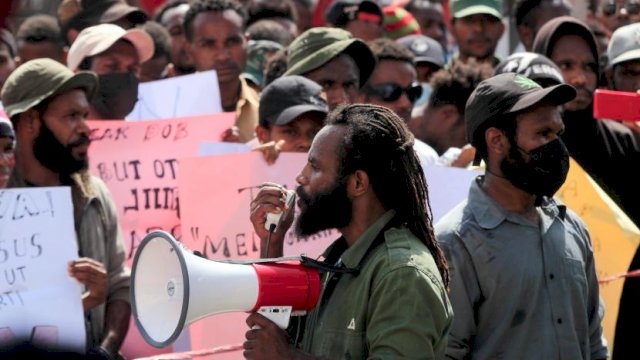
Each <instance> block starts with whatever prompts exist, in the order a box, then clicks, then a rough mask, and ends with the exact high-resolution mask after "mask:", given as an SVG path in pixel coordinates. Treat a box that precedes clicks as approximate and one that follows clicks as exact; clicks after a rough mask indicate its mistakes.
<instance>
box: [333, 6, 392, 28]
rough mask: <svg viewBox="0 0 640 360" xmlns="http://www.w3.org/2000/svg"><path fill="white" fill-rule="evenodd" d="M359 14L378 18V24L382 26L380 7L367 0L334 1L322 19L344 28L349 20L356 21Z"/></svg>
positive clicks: (382, 16)
mask: <svg viewBox="0 0 640 360" xmlns="http://www.w3.org/2000/svg"><path fill="white" fill-rule="evenodd" d="M359 13H364V14H371V15H375V16H378V17H379V18H380V24H382V21H383V19H384V14H383V13H382V9H381V8H380V5H378V4H377V3H376V2H374V1H368V0H364V1H362V0H337V1H334V2H333V3H332V4H331V5H330V6H329V8H328V9H327V11H326V13H325V15H324V17H325V19H326V20H327V23H329V24H331V25H333V26H337V27H344V26H346V25H347V24H348V23H349V22H350V21H351V20H355V19H357V18H358V14H359Z"/></svg>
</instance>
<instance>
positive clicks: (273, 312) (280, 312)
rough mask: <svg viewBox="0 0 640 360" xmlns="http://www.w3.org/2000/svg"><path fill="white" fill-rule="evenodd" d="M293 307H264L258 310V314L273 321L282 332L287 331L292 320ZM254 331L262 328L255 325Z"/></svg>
mask: <svg viewBox="0 0 640 360" xmlns="http://www.w3.org/2000/svg"><path fill="white" fill-rule="evenodd" d="M292 309H293V308H292V307H291V306H262V307H260V308H259V309H258V313H259V314H261V315H262V316H264V317H266V318H267V319H269V320H271V321H273V322H274V323H276V325H278V327H280V329H282V330H286V329H287V327H288V326H289V319H291V310H292ZM251 328H252V329H259V328H260V326H258V325H254V326H253V327H251Z"/></svg>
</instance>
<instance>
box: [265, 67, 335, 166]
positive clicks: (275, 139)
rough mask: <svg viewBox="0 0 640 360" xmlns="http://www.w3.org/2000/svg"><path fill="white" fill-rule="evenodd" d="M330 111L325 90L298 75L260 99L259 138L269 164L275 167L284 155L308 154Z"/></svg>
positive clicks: (277, 84)
mask: <svg viewBox="0 0 640 360" xmlns="http://www.w3.org/2000/svg"><path fill="white" fill-rule="evenodd" d="M328 111H329V107H328V105H327V102H326V101H325V100H324V99H323V98H322V87H321V86H320V85H318V84H317V83H315V82H313V81H311V80H309V79H307V78H305V77H302V76H298V75H290V76H284V77H281V78H279V79H277V80H275V81H274V82H272V83H271V84H269V86H267V87H265V88H264V90H263V91H262V94H261V95H260V124H259V125H258V126H257V127H256V138H257V139H258V141H259V142H260V144H261V146H259V147H258V148H257V149H258V150H262V151H263V153H264V155H265V160H267V162H268V163H273V162H274V161H275V160H276V158H277V156H278V154H279V153H280V152H282V151H284V152H303V153H306V152H308V151H309V148H310V147H311V142H312V141H313V138H314V137H315V136H316V134H317V133H318V131H320V129H321V128H322V125H323V124H324V119H325V117H326V116H327V112H328Z"/></svg>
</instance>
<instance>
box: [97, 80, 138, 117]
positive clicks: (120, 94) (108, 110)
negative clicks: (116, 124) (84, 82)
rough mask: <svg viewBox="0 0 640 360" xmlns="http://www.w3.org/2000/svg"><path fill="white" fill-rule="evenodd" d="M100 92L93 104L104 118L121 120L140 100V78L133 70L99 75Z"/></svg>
mask: <svg viewBox="0 0 640 360" xmlns="http://www.w3.org/2000/svg"><path fill="white" fill-rule="evenodd" d="M98 82H99V83H100V86H99V89H98V92H97V93H96V95H95V96H94V97H93V100H92V101H91V105H93V107H94V109H95V110H96V111H97V112H98V114H100V116H101V117H102V118H103V119H109V120H111V119H113V120H121V119H124V117H125V116H127V115H129V113H131V111H132V110H133V107H134V106H135V105H136V102H137V101H138V83H139V81H138V78H137V77H136V76H135V75H134V74H133V73H132V72H126V73H115V74H104V75H99V76H98Z"/></svg>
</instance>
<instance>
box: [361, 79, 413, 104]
mask: <svg viewBox="0 0 640 360" xmlns="http://www.w3.org/2000/svg"><path fill="white" fill-rule="evenodd" d="M362 91H363V92H364V93H365V94H366V95H368V96H372V97H376V98H378V99H381V100H382V101H385V102H394V101H397V100H398V99H400V96H402V93H405V94H407V97H408V98H409V101H411V103H415V102H416V100H418V98H420V95H422V86H420V83H417V82H413V83H411V84H410V85H409V86H407V87H406V88H403V87H401V86H400V85H398V84H396V83H384V84H377V85H365V86H364V87H363V88H362Z"/></svg>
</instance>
